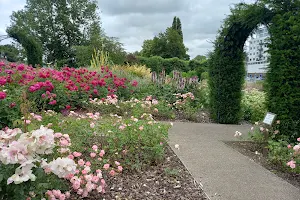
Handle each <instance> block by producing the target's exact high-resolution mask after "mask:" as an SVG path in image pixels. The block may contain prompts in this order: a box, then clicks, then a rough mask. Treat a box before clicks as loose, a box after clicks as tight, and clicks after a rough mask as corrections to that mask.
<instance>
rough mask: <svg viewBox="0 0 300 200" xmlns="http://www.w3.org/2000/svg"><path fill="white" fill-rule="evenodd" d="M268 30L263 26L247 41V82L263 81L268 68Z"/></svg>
mask: <svg viewBox="0 0 300 200" xmlns="http://www.w3.org/2000/svg"><path fill="white" fill-rule="evenodd" d="M268 38H269V33H268V29H267V27H265V26H262V27H259V28H258V30H257V31H256V32H255V33H254V34H253V36H252V37H250V38H249V39H248V40H247V46H246V48H245V51H246V54H247V56H246V72H247V75H246V76H247V79H248V80H261V79H264V77H265V75H266V71H267V66H268V64H269V63H268V57H269V54H268V53H267V52H266V51H267V50H268V48H267V40H268Z"/></svg>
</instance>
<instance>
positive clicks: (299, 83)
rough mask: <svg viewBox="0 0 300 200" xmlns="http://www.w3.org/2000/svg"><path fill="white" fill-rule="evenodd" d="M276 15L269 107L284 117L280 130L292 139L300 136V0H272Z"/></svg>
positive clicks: (281, 118) (271, 49)
mask: <svg viewBox="0 0 300 200" xmlns="http://www.w3.org/2000/svg"><path fill="white" fill-rule="evenodd" d="M271 6H272V7H274V9H275V10H276V15H275V17H274V18H273V19H272V24H273V25H272V26H270V30H269V31H270V35H271V36H270V41H271V44H270V45H269V53H270V54H271V55H272V56H271V58H270V65H269V70H268V73H267V79H266V80H267V87H266V88H267V103H268V110H269V111H271V112H273V113H276V114H277V118H278V119H280V120H281V123H280V124H281V127H280V131H281V132H285V134H286V135H288V136H289V137H290V139H291V140H292V139H294V140H295V139H296V138H298V137H300V115H299V105H300V76H299V74H300V68H299V62H300V49H299V45H300V38H299V34H300V26H299V23H300V13H299V12H298V9H299V6H300V2H299V1H292V2H284V3H282V5H280V4H279V3H272V4H271Z"/></svg>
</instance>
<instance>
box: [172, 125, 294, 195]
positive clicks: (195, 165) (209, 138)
mask: <svg viewBox="0 0 300 200" xmlns="http://www.w3.org/2000/svg"><path fill="white" fill-rule="evenodd" d="M249 129H250V127H249V126H246V125H243V126H239V125H219V124H196V123H183V122H176V123H174V126H173V127H172V128H171V130H170V133H169V139H170V140H169V144H170V146H171V147H172V148H173V150H174V152H175V153H176V154H177V155H178V157H179V158H180V160H181V161H182V162H183V164H184V165H185V166H186V168H187V169H188V170H189V171H190V172H191V174H192V175H193V176H194V178H195V179H196V181H197V182H199V183H201V184H202V185H203V189H204V192H205V193H206V194H207V195H208V197H209V198H210V199H212V200H300V190H299V189H298V188H296V187H294V186H293V185H291V184H289V183H288V182H286V181H284V180H283V179H281V178H279V177H277V176H276V175H275V174H273V173H272V172H270V171H268V170H267V169H265V168H263V167H262V166H260V165H258V164H256V163H255V162H253V161H251V160H250V159H249V158H248V157H246V156H244V155H242V154H240V153H239V152H237V151H236V150H234V149H232V148H230V147H228V146H227V145H226V144H224V143H223V142H222V141H232V140H237V139H235V138H234V137H233V135H234V134H235V131H237V130H238V131H240V132H242V133H244V134H247V133H248V131H249ZM175 144H179V149H175Z"/></svg>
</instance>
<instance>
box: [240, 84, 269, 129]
mask: <svg viewBox="0 0 300 200" xmlns="http://www.w3.org/2000/svg"><path fill="white" fill-rule="evenodd" d="M265 96H266V94H265V93H264V92H261V91H258V90H256V89H253V90H250V91H247V90H246V91H244V92H243V96H242V101H241V106H242V113H243V119H244V120H247V121H251V122H252V123H254V122H258V121H261V120H263V118H264V116H265V114H266V113H267V107H266V98H265Z"/></svg>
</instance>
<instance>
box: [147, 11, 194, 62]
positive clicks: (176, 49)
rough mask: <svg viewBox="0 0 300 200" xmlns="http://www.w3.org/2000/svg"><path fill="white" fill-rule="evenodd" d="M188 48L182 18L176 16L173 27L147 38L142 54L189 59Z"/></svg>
mask: <svg viewBox="0 0 300 200" xmlns="http://www.w3.org/2000/svg"><path fill="white" fill-rule="evenodd" d="M187 51H188V49H187V48H186V47H185V46H184V43H183V36H182V30H181V22H180V19H179V18H177V17H176V16H175V17H174V19H173V23H172V26H171V27H168V28H167V29H166V31H165V32H163V33H159V34H158V35H157V36H155V37H154V38H153V39H152V40H145V41H144V43H143V46H142V51H141V55H142V56H145V57H151V56H161V57H162V58H174V57H177V58H180V59H184V60H189V59H190V57H189V55H188V54H187Z"/></svg>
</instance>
